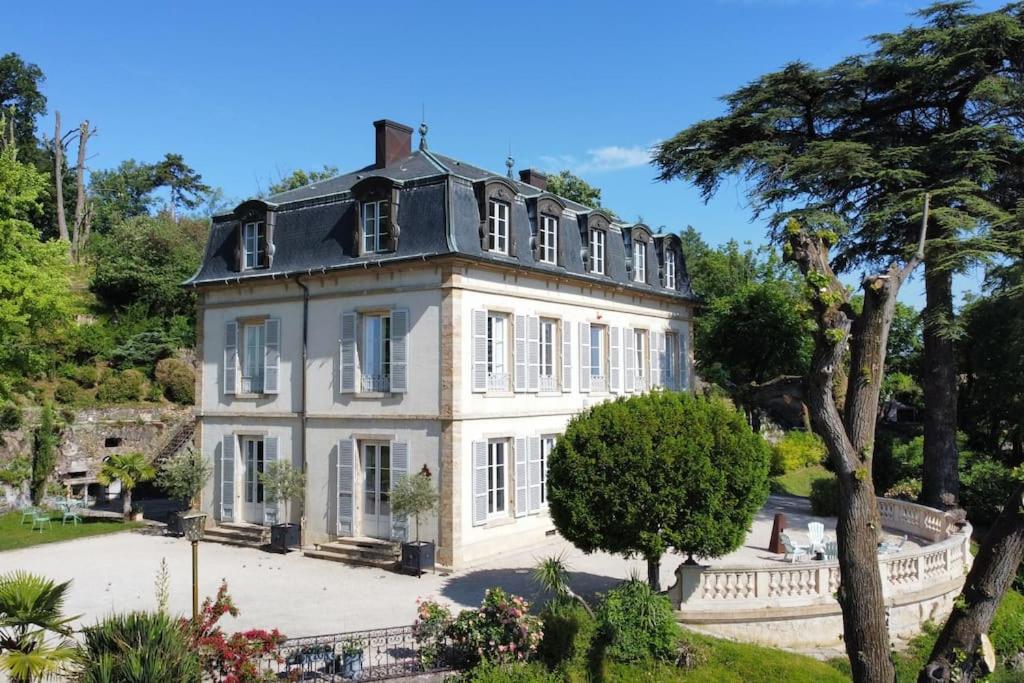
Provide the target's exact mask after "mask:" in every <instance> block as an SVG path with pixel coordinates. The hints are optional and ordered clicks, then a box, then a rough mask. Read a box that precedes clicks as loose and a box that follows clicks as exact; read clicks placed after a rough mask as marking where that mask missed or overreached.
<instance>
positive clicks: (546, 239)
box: [540, 215, 558, 263]
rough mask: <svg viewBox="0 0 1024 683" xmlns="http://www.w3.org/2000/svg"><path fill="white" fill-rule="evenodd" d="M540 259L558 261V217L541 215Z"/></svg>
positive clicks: (550, 261)
mask: <svg viewBox="0 0 1024 683" xmlns="http://www.w3.org/2000/svg"><path fill="white" fill-rule="evenodd" d="M540 260H541V261H543V262H544V263H558V219H557V218H554V217H552V216H544V215H542V216H541V217H540Z"/></svg>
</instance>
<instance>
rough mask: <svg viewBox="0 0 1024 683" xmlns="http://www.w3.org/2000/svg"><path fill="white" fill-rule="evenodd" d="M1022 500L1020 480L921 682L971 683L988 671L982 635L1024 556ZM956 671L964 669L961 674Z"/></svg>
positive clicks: (939, 640)
mask: <svg viewBox="0 0 1024 683" xmlns="http://www.w3.org/2000/svg"><path fill="white" fill-rule="evenodd" d="M1022 503H1024V484H1018V485H1017V487H1016V488H1015V489H1014V491H1013V493H1012V494H1010V497H1009V499H1008V500H1007V501H1006V503H1005V505H1003V511H1002V512H1001V513H1000V515H999V517H998V518H997V519H996V521H995V524H993V525H992V529H991V530H990V531H989V532H988V535H987V536H985V541H984V543H983V544H982V546H981V549H980V550H979V551H978V556H977V557H976V558H975V560H974V566H973V567H971V571H970V573H968V574H967V580H966V582H965V583H964V589H963V591H962V592H961V593H960V597H959V598H957V600H956V603H955V605H956V606H955V607H954V608H953V613H952V614H950V615H949V619H948V620H947V621H946V625H945V626H944V627H943V629H942V632H941V633H940V634H939V639H938V640H937V641H936V642H935V647H934V648H932V653H931V656H930V657H929V658H928V663H927V664H926V665H925V667H924V668H923V669H922V670H921V673H920V674H919V676H918V679H917V680H918V681H919V683H933V682H935V681H942V682H943V683H945V682H947V681H950V680H956V681H963V682H964V683H969V682H970V681H973V680H975V679H976V678H979V677H980V676H983V675H985V674H986V673H987V669H986V668H985V667H984V666H983V661H984V660H983V659H982V656H981V655H982V653H981V652H980V651H979V650H980V648H979V645H980V642H979V641H980V639H981V634H983V633H987V632H988V629H989V627H990V626H991V625H992V617H993V616H994V615H995V612H996V608H997V607H999V602H1000V600H1002V598H1003V595H1004V594H1005V593H1006V591H1007V589H1008V588H1009V587H1010V584H1011V583H1012V582H1013V579H1014V577H1015V576H1016V574H1017V567H1018V566H1019V565H1020V562H1021V559H1022V558H1024V507H1022ZM965 655H966V659H964V656H965ZM958 660H962V661H958ZM954 670H959V671H958V672H957V674H956V675H954V673H953V672H954Z"/></svg>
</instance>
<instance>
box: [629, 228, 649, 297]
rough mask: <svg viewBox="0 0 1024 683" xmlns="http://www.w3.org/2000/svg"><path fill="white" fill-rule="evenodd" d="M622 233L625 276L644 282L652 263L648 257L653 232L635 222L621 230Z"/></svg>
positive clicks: (646, 280)
mask: <svg viewBox="0 0 1024 683" xmlns="http://www.w3.org/2000/svg"><path fill="white" fill-rule="evenodd" d="M622 235H623V239H624V240H625V242H626V276H627V277H628V278H629V279H630V280H631V281H633V282H636V283H641V284H646V283H647V282H648V275H649V273H650V270H651V267H652V266H653V265H654V264H652V263H650V259H649V258H648V257H649V255H650V252H651V245H652V244H653V242H654V234H653V233H652V232H651V229H650V228H649V227H647V226H646V225H644V224H643V223H636V224H634V225H631V226H630V227H629V228H628V229H626V230H623V231H622Z"/></svg>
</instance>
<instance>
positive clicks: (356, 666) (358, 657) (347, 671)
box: [341, 639, 366, 678]
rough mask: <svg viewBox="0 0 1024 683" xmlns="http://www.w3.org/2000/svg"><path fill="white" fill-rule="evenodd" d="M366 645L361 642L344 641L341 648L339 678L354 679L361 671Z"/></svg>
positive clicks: (354, 640)
mask: <svg viewBox="0 0 1024 683" xmlns="http://www.w3.org/2000/svg"><path fill="white" fill-rule="evenodd" d="M365 647H366V643H364V642H363V641H361V640H356V639H353V640H346V641H345V642H344V643H342V646H341V677H342V678H355V677H356V676H358V675H359V673H360V672H361V671H362V670H363V650H364V649H365Z"/></svg>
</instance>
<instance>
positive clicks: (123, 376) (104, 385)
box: [96, 370, 146, 403]
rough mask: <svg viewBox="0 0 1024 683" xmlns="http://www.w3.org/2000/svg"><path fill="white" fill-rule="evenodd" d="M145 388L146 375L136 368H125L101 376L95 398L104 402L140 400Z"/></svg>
mask: <svg viewBox="0 0 1024 683" xmlns="http://www.w3.org/2000/svg"><path fill="white" fill-rule="evenodd" d="M145 390H146V377H145V375H143V374H142V373H141V372H139V371H138V370H125V371H124V372H121V373H118V374H111V375H108V376H107V377H104V378H103V381H102V382H101V383H100V388H99V390H97V392H96V398H98V399H99V400H100V401H104V402H106V403H127V402H131V401H141V400H142V397H143V395H144V393H145Z"/></svg>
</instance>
